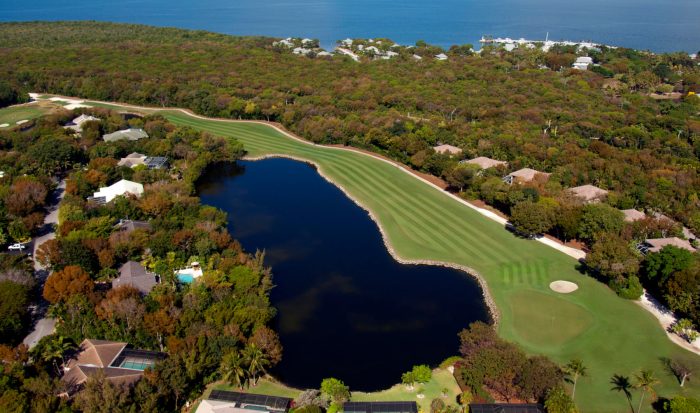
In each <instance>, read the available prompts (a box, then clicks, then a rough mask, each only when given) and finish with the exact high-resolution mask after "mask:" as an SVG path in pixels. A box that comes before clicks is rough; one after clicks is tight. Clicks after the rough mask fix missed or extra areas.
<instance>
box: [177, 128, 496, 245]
mask: <svg viewBox="0 0 700 413" xmlns="http://www.w3.org/2000/svg"><path fill="white" fill-rule="evenodd" d="M179 120H180V119H178V121H179ZM183 123H184V124H187V125H188V126H193V127H198V126H199V123H198V122H196V121H194V122H192V121H187V120H184V121H183ZM240 125H241V126H248V125H250V126H263V127H264V125H259V124H240ZM218 126H219V127H207V128H206V130H208V131H210V132H212V133H218V134H226V135H228V136H232V137H235V138H237V139H240V140H241V141H242V142H243V143H244V146H245V147H246V148H248V149H250V147H251V146H255V147H256V149H259V151H260V152H267V153H275V154H280V155H283V154H288V155H293V156H300V157H304V158H306V159H307V160H309V161H315V162H317V163H319V164H320V166H321V167H322V168H326V167H328V166H329V165H327V164H325V163H323V162H320V160H319V159H315V160H314V158H318V157H319V156H318V155H320V157H323V158H325V159H326V160H331V159H332V160H333V164H334V165H343V166H345V167H346V168H347V169H346V170H344V171H342V172H343V173H344V174H348V172H349V171H353V170H354V171H358V172H362V173H364V176H359V175H358V176H357V178H358V179H361V178H365V179H366V178H367V177H368V176H371V177H372V178H373V179H366V182H365V186H366V187H368V186H372V187H373V188H374V189H375V191H373V195H374V197H373V199H374V198H376V199H379V196H380V195H383V196H390V197H391V198H392V199H393V200H394V201H395V202H400V203H401V204H402V205H403V206H404V207H405V208H406V210H407V212H414V213H415V212H417V211H420V212H422V213H423V214H424V215H425V216H426V217H428V218H429V220H430V222H431V226H433V227H436V228H443V231H442V232H441V233H440V234H439V236H438V237H433V238H432V239H431V240H426V239H425V236H424V234H425V227H423V226H421V224H419V223H418V222H417V221H415V220H414V219H410V218H409V217H408V216H407V215H406V214H405V213H402V214H400V215H401V216H402V217H403V218H404V219H405V220H407V221H409V222H410V223H411V224H412V225H415V226H416V227H421V228H422V229H423V230H424V231H422V234H421V238H422V239H423V240H424V241H427V243H438V244H440V245H441V246H443V247H444V248H445V249H446V250H449V251H452V252H458V251H457V249H456V247H455V246H458V245H459V246H460V247H461V249H462V250H465V251H469V252H471V255H473V256H474V257H475V258H477V257H481V258H488V259H498V257H503V256H504V254H506V253H507V252H508V251H507V250H505V249H503V247H502V245H501V244H499V243H497V242H495V241H493V240H492V239H491V238H490V237H485V238H484V239H482V241H483V242H481V243H479V244H470V243H465V242H463V240H464V238H463V237H462V236H461V235H460V233H471V232H473V231H475V230H476V228H475V227H474V226H473V225H472V226H470V225H466V224H465V223H466V220H465V217H464V216H463V213H464V211H460V212H461V213H460V214H458V213H457V211H454V210H452V209H443V208H442V207H443V205H440V203H438V202H436V200H435V199H434V198H432V197H430V196H427V197H421V198H420V199H417V198H416V197H401V198H397V197H395V196H393V195H391V194H404V193H405V191H403V190H402V189H401V188H399V187H398V185H396V184H394V182H393V181H391V180H386V179H384V177H383V176H382V174H380V173H379V171H378V168H376V165H375V168H372V169H371V168H370V165H371V164H370V163H368V162H366V161H365V160H364V159H362V160H361V159H357V158H359V157H365V156H366V155H362V154H359V153H352V152H345V153H343V152H340V151H338V150H334V149H326V148H324V147H322V146H311V145H307V144H304V143H301V142H296V141H294V140H292V139H290V138H288V137H286V136H284V135H282V134H281V133H279V132H277V131H273V132H274V133H276V134H279V139H277V140H276V141H275V142H270V143H264V144H263V143H261V142H262V141H265V142H269V141H270V140H271V139H270V138H269V135H268V136H265V135H261V134H258V133H255V132H252V131H246V132H243V131H240V130H235V129H236V128H235V127H236V126H238V125H225V124H224V125H218ZM251 137H252V138H251ZM280 141H281V142H285V141H286V142H288V144H280V143H279V142H280ZM263 145H267V146H268V147H267V150H265V151H263V150H262V149H261V148H262V147H263ZM304 149H306V150H305V151H304ZM300 150H302V152H307V153H299V152H300ZM311 150H315V151H316V152H315V153H311ZM329 152H335V153H334V154H330V153H329ZM323 154H325V155H328V156H323ZM336 154H337V156H336ZM346 154H347V155H346ZM314 155H317V156H314ZM342 155H346V156H342ZM350 155H355V156H350ZM353 158H354V159H353ZM372 161H374V163H375V164H377V163H378V164H380V165H381V166H384V167H388V168H391V169H392V170H393V168H395V166H392V165H389V164H386V163H384V162H383V161H380V160H377V159H372ZM379 182H381V183H382V184H383V187H379V186H378V185H377V183H379ZM387 187H390V188H387ZM385 189H387V190H385ZM429 189H432V188H429ZM433 190H435V191H437V190H436V189H433ZM377 191H381V192H382V193H381V194H379V193H377ZM385 211H387V212H396V210H392V208H390V207H389V208H385ZM399 211H400V210H399ZM455 226H457V227H459V228H458V231H455V229H456V228H455ZM448 229H449V230H448ZM434 231H435V229H434V228H432V229H429V230H428V232H434ZM404 232H405V231H404ZM441 239H447V240H449V241H450V242H451V244H450V245H448V244H445V243H444V242H442V240H441ZM475 246H477V247H480V248H474V247H475Z"/></svg>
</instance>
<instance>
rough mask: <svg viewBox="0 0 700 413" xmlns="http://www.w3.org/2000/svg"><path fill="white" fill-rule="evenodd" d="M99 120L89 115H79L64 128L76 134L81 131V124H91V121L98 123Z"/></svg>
mask: <svg viewBox="0 0 700 413" xmlns="http://www.w3.org/2000/svg"><path fill="white" fill-rule="evenodd" d="M100 120H101V119H100V118H96V117H94V116H90V115H80V116H78V117H77V118H75V119H73V120H72V121H71V122H70V123H68V124H67V125H66V126H64V128H66V129H72V130H74V131H76V132H78V133H80V132H82V131H83V124H84V123H85V122H93V121H98V122H99V121H100Z"/></svg>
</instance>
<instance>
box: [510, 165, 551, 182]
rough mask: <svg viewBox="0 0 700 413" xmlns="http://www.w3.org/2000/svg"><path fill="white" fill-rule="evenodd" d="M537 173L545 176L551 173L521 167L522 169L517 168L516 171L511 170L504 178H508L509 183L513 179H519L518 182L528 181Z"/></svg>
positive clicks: (547, 176)
mask: <svg viewBox="0 0 700 413" xmlns="http://www.w3.org/2000/svg"><path fill="white" fill-rule="evenodd" d="M537 175H543V176H544V177H545V178H549V175H551V174H548V173H546V172H540V171H536V170H534V169H530V168H523V169H518V170H517V171H515V172H511V173H509V174H508V175H506V180H507V181H508V180H510V181H511V183H513V181H515V180H517V181H520V182H530V181H532V180H533V179H535V176H537Z"/></svg>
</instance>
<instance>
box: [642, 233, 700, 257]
mask: <svg viewBox="0 0 700 413" xmlns="http://www.w3.org/2000/svg"><path fill="white" fill-rule="evenodd" d="M668 245H671V246H674V247H678V248H682V249H684V250H688V251H690V252H695V251H697V250H696V249H695V247H693V246H692V245H691V244H690V242H689V241H687V240H684V239H680V238H678V237H671V238H650V239H647V240H645V241H644V242H642V243H640V244H639V245H637V250H638V251H639V252H641V253H642V254H648V253H650V252H659V251H661V250H662V249H663V248H664V247H666V246H668Z"/></svg>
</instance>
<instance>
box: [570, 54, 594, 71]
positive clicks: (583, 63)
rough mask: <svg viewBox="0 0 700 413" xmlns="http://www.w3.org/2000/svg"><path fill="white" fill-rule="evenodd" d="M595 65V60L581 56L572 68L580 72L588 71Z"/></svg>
mask: <svg viewBox="0 0 700 413" xmlns="http://www.w3.org/2000/svg"><path fill="white" fill-rule="evenodd" d="M592 64H593V58H591V57H588V56H579V57H577V58H576V61H575V62H574V64H573V65H571V67H573V68H574V69H578V70H588V66H590V65H592Z"/></svg>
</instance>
